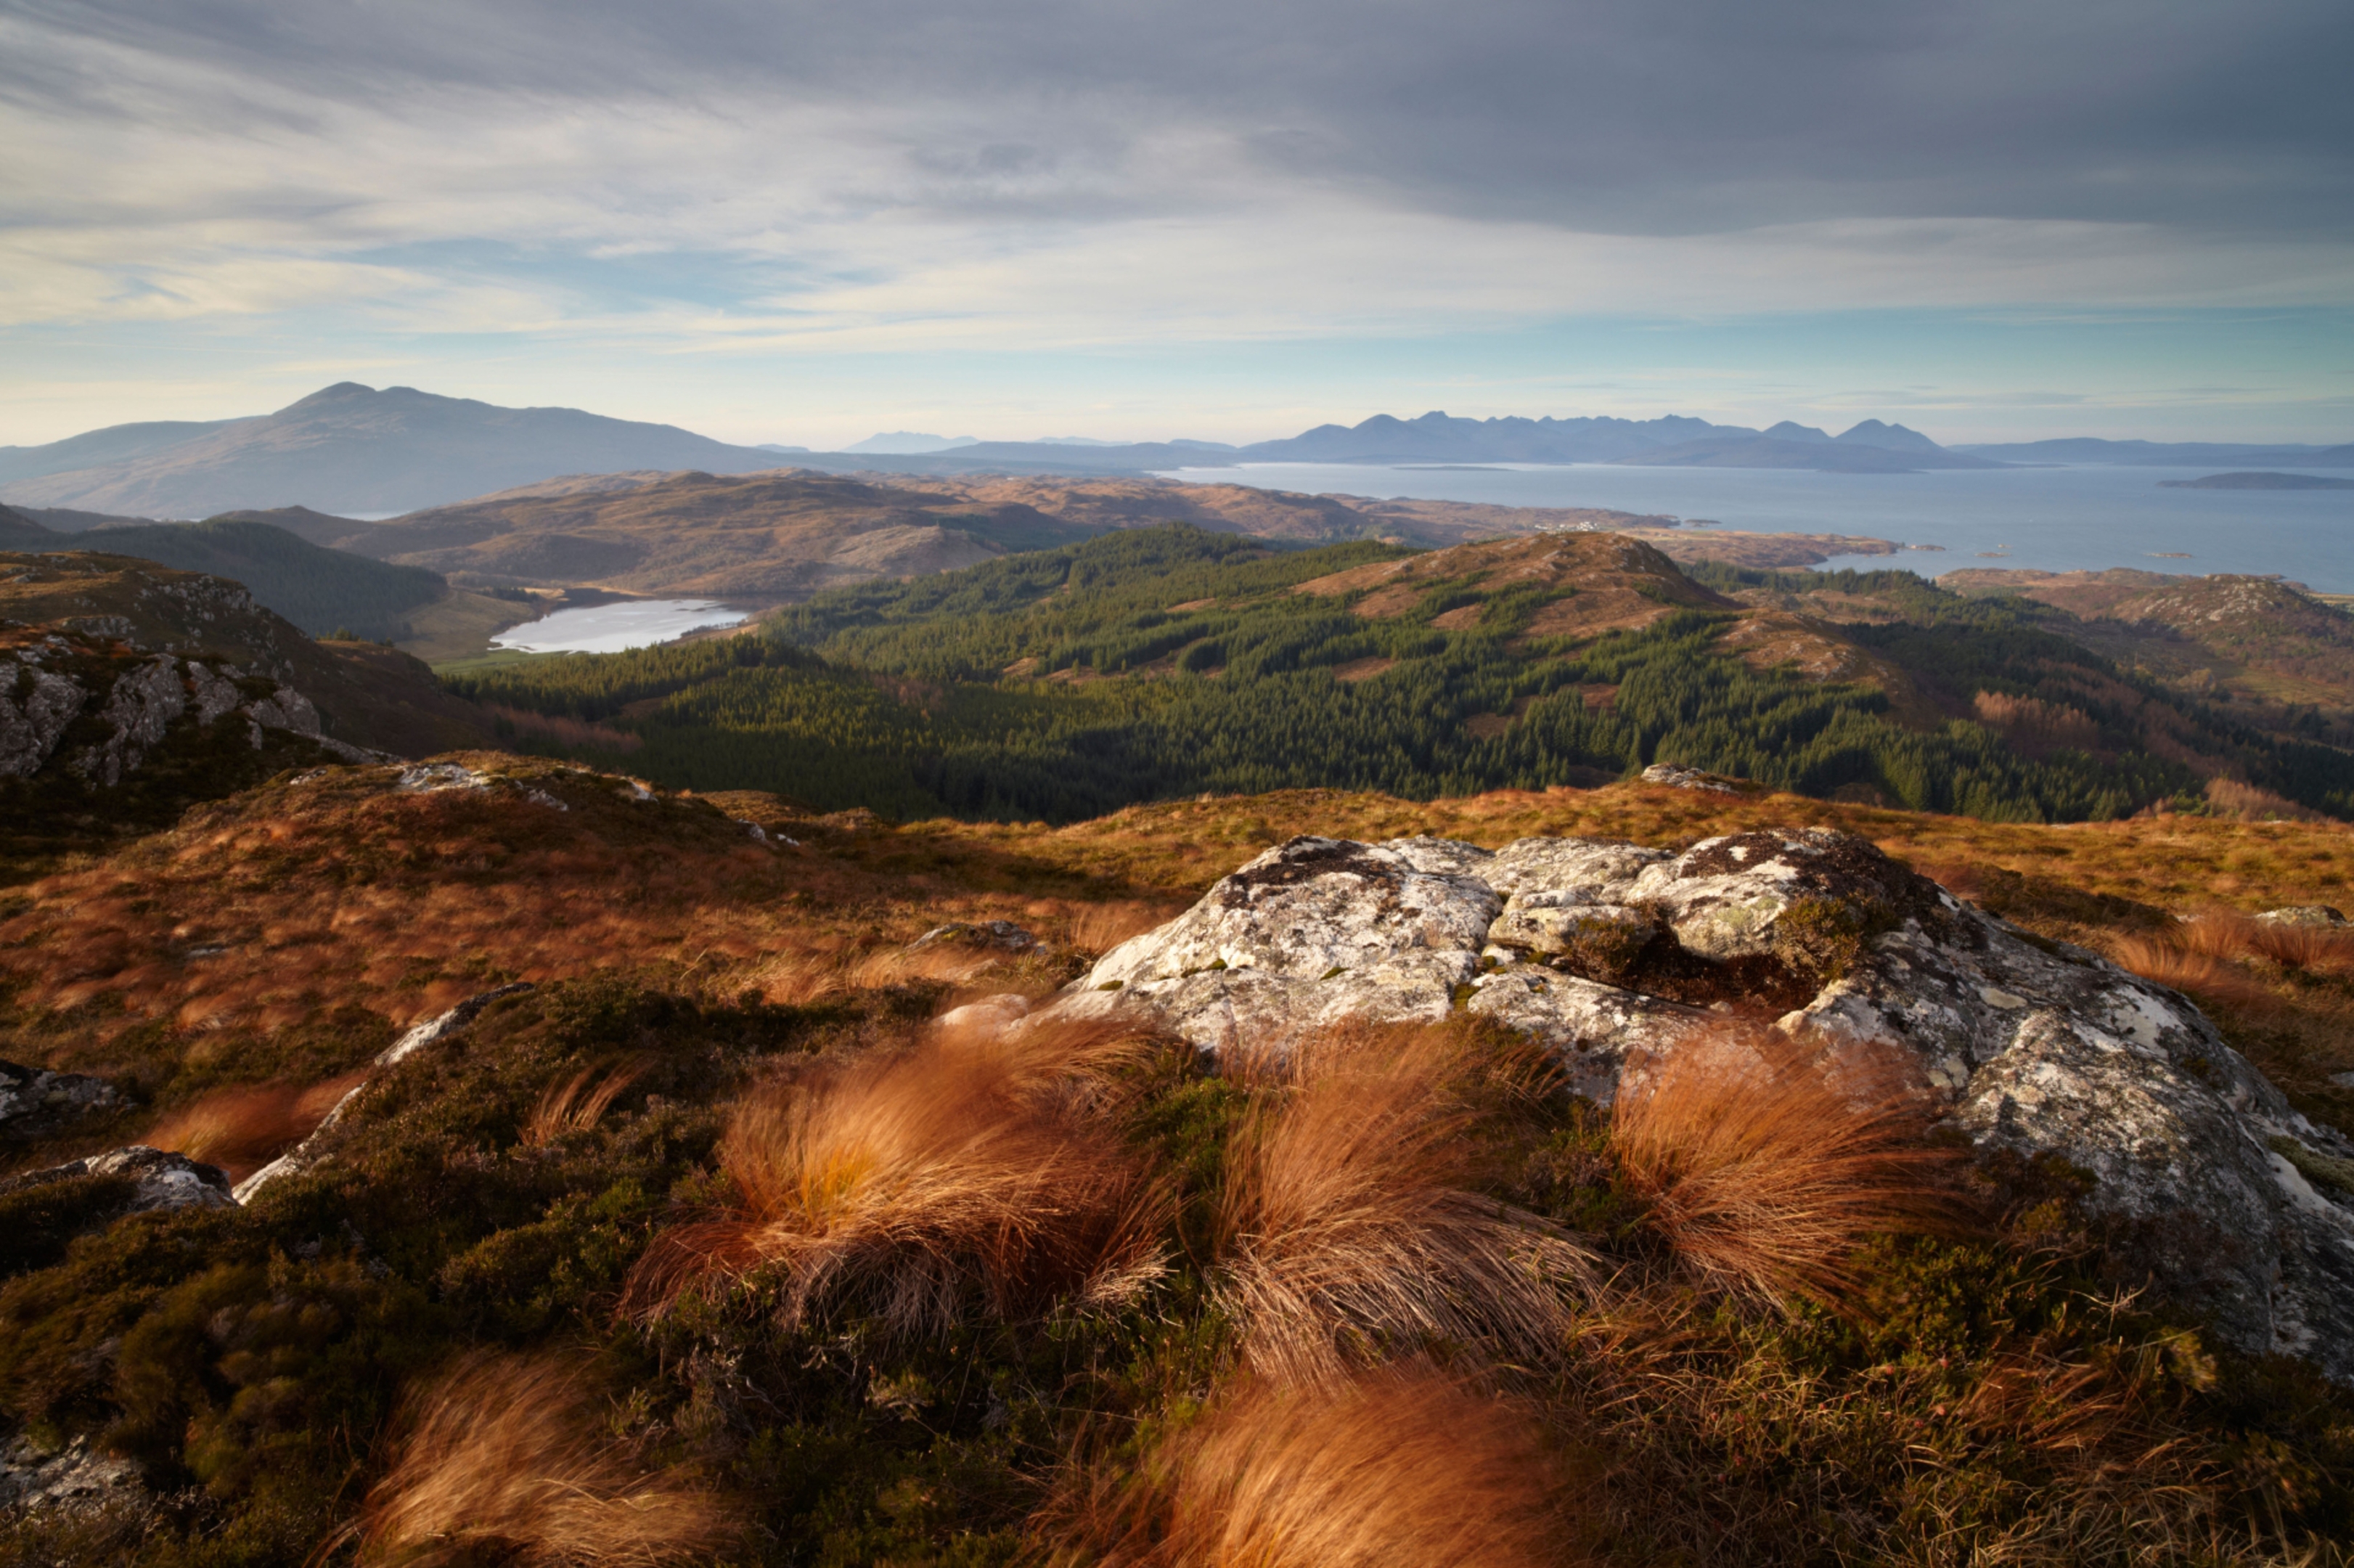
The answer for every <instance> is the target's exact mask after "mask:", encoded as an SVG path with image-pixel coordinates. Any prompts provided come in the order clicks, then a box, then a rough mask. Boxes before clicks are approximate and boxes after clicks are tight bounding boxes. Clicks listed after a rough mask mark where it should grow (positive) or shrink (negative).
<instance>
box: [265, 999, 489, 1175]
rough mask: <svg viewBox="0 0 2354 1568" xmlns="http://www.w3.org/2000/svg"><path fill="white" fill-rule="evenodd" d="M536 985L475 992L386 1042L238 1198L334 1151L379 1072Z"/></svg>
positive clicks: (317, 1161) (304, 1168)
mask: <svg viewBox="0 0 2354 1568" xmlns="http://www.w3.org/2000/svg"><path fill="white" fill-rule="evenodd" d="M532 989H533V988H532V985H531V982H529V981H528V980H520V981H517V982H516V983H515V984H514V985H503V986H500V987H498V988H497V989H495V990H493V991H482V992H481V993H479V994H477V995H474V996H470V997H468V998H467V999H466V1000H465V1001H461V1002H460V1003H459V1004H458V1005H457V1006H455V1007H453V1008H451V1009H450V1011H449V1012H444V1013H440V1014H439V1015H437V1016H435V1017H433V1018H429V1019H427V1020H426V1021H425V1022H422V1023H420V1024H419V1025H417V1027H415V1028H414V1029H411V1030H410V1031H408V1033H406V1034H403V1035H402V1036H401V1037H400V1038H399V1039H398V1040H396V1041H394V1042H393V1043H392V1044H390V1045H387V1046H386V1047H385V1049H384V1050H383V1051H382V1052H380V1053H379V1054H377V1056H376V1060H375V1061H374V1062H372V1063H370V1064H369V1066H368V1076H367V1077H366V1078H363V1079H361V1080H360V1082H358V1083H356V1084H355V1085H353V1086H352V1087H351V1088H349V1089H348V1090H346V1091H345V1094H344V1097H343V1098H341V1099H339V1100H337V1101H336V1102H335V1103H334V1107H333V1108H332V1109H330V1110H329V1111H328V1112H327V1114H326V1115H325V1116H324V1117H323V1118H320V1121H319V1125H318V1126H317V1127H315V1128H312V1129H311V1132H310V1135H309V1136H308V1137H306V1138H304V1139H302V1142H300V1143H298V1144H296V1145H295V1146H294V1147H293V1148H292V1149H290V1150H287V1151H286V1152H285V1153H283V1154H281V1155H280V1156H279V1157H278V1158H277V1159H275V1160H271V1161H270V1163H269V1164H267V1165H265V1166H263V1167H262V1168H261V1169H260V1170H259V1171H255V1172H254V1173H253V1174H252V1175H250V1176H248V1177H247V1178H246V1179H245V1180H244V1181H240V1182H239V1183H238V1184H237V1188H236V1192H235V1197H236V1199H237V1201H238V1202H240V1203H249V1202H253V1196H254V1194H255V1193H257V1192H260V1191H261V1190H262V1189H263V1188H264V1187H267V1186H269V1185H270V1183H271V1182H273V1181H280V1180H281V1179H283V1178H285V1177H288V1176H299V1175H301V1174H302V1172H303V1171H308V1170H310V1169H311V1168H312V1167H313V1166H315V1165H317V1164H318V1163H319V1162H320V1161H321V1160H324V1159H325V1158H326V1157H327V1153H328V1151H329V1150H330V1149H332V1148H333V1146H334V1136H333V1135H334V1130H335V1128H337V1127H338V1126H340V1125H341V1124H342V1122H343V1119H344V1113H345V1111H347V1110H349V1109H350V1108H351V1106H352V1102H353V1101H355V1100H356V1099H358V1098H359V1097H360V1093H361V1091H362V1090H364V1089H366V1087H367V1086H368V1084H369V1083H370V1082H371V1081H373V1079H374V1078H375V1076H376V1074H377V1073H378V1072H380V1071H382V1070H383V1069H384V1068H386V1067H389V1066H393V1065H396V1064H398V1063H400V1062H404V1061H407V1060H408V1058H409V1057H411V1056H413V1055H415V1054H417V1053H418V1052H419V1051H422V1050H425V1049H426V1048H427V1047H429V1046H431V1045H436V1044H440V1042H442V1041H444V1040H446V1039H448V1038H449V1037H450V1036H451V1035H452V1034H455V1033H457V1032H458V1031H459V1030H461V1029H463V1028H464V1027H466V1025H468V1024H469V1023H472V1022H474V1020H475V1019H477V1018H479V1017H481V1016H482V1009H484V1008H486V1007H488V1006H490V1005H491V1003H493V1002H494V1001H504V999H506V998H507V997H510V996H521V995H522V994H523V993H524V992H525V991H530V990H532Z"/></svg>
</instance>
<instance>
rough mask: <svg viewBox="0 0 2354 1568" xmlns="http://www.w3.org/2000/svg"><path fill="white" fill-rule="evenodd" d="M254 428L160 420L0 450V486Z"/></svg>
mask: <svg viewBox="0 0 2354 1568" xmlns="http://www.w3.org/2000/svg"><path fill="white" fill-rule="evenodd" d="M252 423H254V421H253V420H251V419H210V420H203V421H196V420H188V419H164V420H154V421H151V422H149V423H146V424H139V425H109V426H108V427H107V428H106V429H102V430H85V431H83V432H82V433H81V434H80V435H78V436H68V437H67V438H66V439H65V440H61V441H51V442H49V443H48V445H47V446H39V447H0V484H12V483H13V482H15V481H16V480H20V479H40V478H44V477H46V476H48V475H49V474H53V473H68V472H70V471H74V470H76V469H85V468H98V467H101V466H103V465H105V464H107V463H117V462H127V461H131V460H132V459H134V458H143V457H148V456H151V455H153V454H154V453H156V452H160V451H163V450H166V449H168V448H171V447H176V446H181V445H185V444H186V443H187V442H189V441H193V440H198V439H199V438H201V437H204V436H208V435H211V434H212V433H213V432H214V431H216V430H225V429H228V428H229V427H231V426H233V425H248V424H252Z"/></svg>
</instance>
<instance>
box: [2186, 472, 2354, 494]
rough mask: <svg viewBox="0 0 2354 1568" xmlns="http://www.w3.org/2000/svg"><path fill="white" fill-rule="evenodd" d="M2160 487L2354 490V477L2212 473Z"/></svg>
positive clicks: (2306, 474)
mask: <svg viewBox="0 0 2354 1568" xmlns="http://www.w3.org/2000/svg"><path fill="white" fill-rule="evenodd" d="M2158 488H2159V489H2160V490H2354V479H2324V478H2323V477H2321V476H2320V475H2319V474H2316V473H2211V474H2209V475H2207V476H2206V477H2205V478H2203V479H2161V480H2159V481H2158Z"/></svg>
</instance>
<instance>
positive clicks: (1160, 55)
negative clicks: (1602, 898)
mask: <svg viewBox="0 0 2354 1568" xmlns="http://www.w3.org/2000/svg"><path fill="white" fill-rule="evenodd" d="M2349 52H2354V8H2349V7H2348V6H2347V5H2344V3H2343V0H2251V3H2248V4H2243V5H2239V6H2236V7H2229V8H2226V7H2219V6H2215V5H2211V4H2206V3H2203V0H2200V3H2191V0H2070V3H2069V4H2067V5H2052V4H2051V3H2050V0H1977V3H1974V4H1972V5H1946V6H1934V5H1932V6H1901V5H1886V4H1885V3H1884V0H1803V3H1794V4H1785V5H1757V4H1756V3H1755V0H1449V3H1448V4H1447V5H1437V4H1433V3H1432V0H1346V3H1340V0H1288V3H1287V4H1284V5H1268V4H1267V3H1266V0H1193V3H1192V4H1188V5H1183V6H1179V5H1174V4H1170V3H1166V0H1001V3H1000V4H997V5H991V6H985V7H984V6H974V5H949V4H944V3H942V0H867V3H864V4H861V5H841V4H839V3H838V0H830V3H827V4H817V3H815V0H786V3H783V4H779V3H776V0H673V4H669V5H663V6H648V5H643V4H642V3H640V0H630V3H627V4H624V3H622V0H570V3H566V4H560V5H559V4H557V3H556V0H503V3H502V4H501V5H481V4H479V0H402V3H401V4H398V5H385V4H354V3H351V0H184V3H181V4H175V5H171V6H155V5H149V4H144V3H136V4H134V3H131V0H122V3H117V0H76V3H61V0H16V4H15V5H11V6H10V7H8V8H7V10H6V11H5V14H0V142H5V144H6V145H8V146H9V147H10V148H11V149H12V151H13V152H15V153H16V154H17V155H15V156H12V157H10V158H8V159H5V160H0V329H7V330H15V331H17V332H20V333H23V332H42V331H50V330H58V331H63V330H69V329H70V330H75V331H80V330H83V329H86V328H120V329H122V330H123V331H125V332H133V331H146V330H154V331H159V332H160V331H163V330H164V329H165V328H166V327H169V328H171V329H172V330H175V331H186V330H201V329H203V328H204V327H205V325H206V324H207V323H211V324H212V325H214V326H217V328H219V329H220V330H221V331H222V332H225V333H233V332H236V331H240V330H242V331H248V332H250V333H259V332H260V323H264V322H275V323H280V329H281V332H292V330H293V329H292V327H290V326H288V324H287V323H297V322H299V323H301V326H302V331H303V332H305V333H307V332H309V331H311V329H312V328H313V326H314V325H319V324H321V323H323V324H324V330H325V331H326V332H327V333H329V334H344V335H345V338H346V339H347V340H348V341H349V342H350V343H351V344H352V346H353V352H354V353H355V355H363V356H366V355H375V356H378V357H381V356H383V355H387V354H390V355H396V356H398V355H403V354H408V353H411V352H418V349H417V344H419V343H421V342H423V341H425V340H429V339H433V338H435V337H437V336H438V337H440V338H443V339H460V338H462V339H465V340H468V341H470V342H471V341H474V340H478V339H499V338H506V339H510V340H513V341H514V343H515V344H517V345H518V351H519V352H520V351H521V350H522V348H524V347H525V346H528V345H532V344H553V343H558V342H560V343H562V344H567V345H568V346H571V347H575V348H584V347H585V348H610V349H611V350H613V351H614V352H617V353H622V354H628V355H642V356H649V357H652V358H662V359H668V360H673V361H693V360H703V361H705V362H710V361H713V360H716V359H720V358H726V357H728V356H737V357H742V356H750V357H753V358H758V357H760V356H777V355H784V356H789V357H790V356H795V355H800V356H807V355H885V356H888V355H921V354H925V353H953V352H971V353H1024V352H1044V351H1050V350H1063V351H1071V352H1093V351H1106V352H1108V351H1113V350H1118V349H1121V348H1123V347H1126V348H1135V349H1140V350H1150V351H1154V352H1166V353H1179V352H1186V351H1189V350H1190V349H1191V348H1192V347H1193V345H1197V344H1203V343H1205V342H1227V343H1234V344H1282V343H1287V342H1301V341H1307V340H1331V339H1336V338H1350V337H1362V338H1365V339H1368V340H1372V339H1383V340H1395V339H1403V338H1415V337H1419V338H1426V339H1431V338H1441V337H1446V336H1448V335H1449V334H1490V336H1498V335H1508V334H1512V333H1514V332H1516V331H1522V330H1528V329H1532V328H1533V327H1535V326H1538V325H1541V324H1543V323H1557V322H1562V321H1568V320H1587V319H1594V318H1601V317H1617V318H1623V319H1627V320H1638V319H1649V318H1675V319H1679V320H1687V321H1708V320H1733V319H1738V318H1746V317H1754V316H1759V315H1776V314H1805V313H1852V312H1856V311H1872V310H1883V311H1956V310H1959V311H1983V312H1997V313H2011V314H2012V316H2013V317H2014V318H2015V319H2025V318H2027V317H2031V316H2033V315H2034V314H2036V313H2044V314H2047V315H2049V316H2051V317H2052V318H2054V319H2062V318H2066V317H2069V316H2071V315H2072V314H2084V315H2088V316H2089V315H2099V314H2104V313H2105V314H2106V316H2107V317H2108V318H2109V319H2116V315H2117V313H2119V312H2120V311H2129V310H2148V311H2152V312H2158V313H2166V312H2175V311H2180V310H2185V309H2208V310H2224V309H2246V308H2252V307H2264V308H2275V307H2292V306H2312V307H2336V306H2341V305H2345V304H2348V303H2349V302H2354V300H2349V295H2354V94H2348V93H2345V92H2344V91H2342V90H2340V87H2339V84H2338V82H2337V80H2336V79H2335V72H2336V70H2337V62H2339V61H2342V60H2343V59H2344V58H2348V56H2349ZM240 323H242V324H240ZM402 334H407V338H406V339H405V340H404V341H403V342H400V343H395V342H394V341H393V340H394V339H395V338H399V337H401V335H402ZM298 335H299V334H298ZM324 341H325V340H323V342H324ZM309 356H310V355H307V354H306V355H305V357H306V358H307V357H309ZM330 356H331V355H330V354H329V353H327V352H321V353H319V354H318V355H317V357H319V358H320V359H322V360H324V359H326V358H328V357H330ZM1684 374H1690V375H1692V376H1702V375H1703V374H1704V367H1694V368H1692V369H1691V370H1689V371H1688V372H1684ZM2193 378H2195V377H2192V376H2176V377H2173V378H2172V379H2173V380H2175V381H2186V380H2189V379H2193ZM1987 395H1988V397H1994V396H1998V395H1999V388H1997V389H1993V390H1990V391H1989V392H1988V394H1987Z"/></svg>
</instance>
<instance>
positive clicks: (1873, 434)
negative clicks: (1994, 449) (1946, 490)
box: [1765, 419, 1946, 452]
mask: <svg viewBox="0 0 2354 1568" xmlns="http://www.w3.org/2000/svg"><path fill="white" fill-rule="evenodd" d="M1765 433H1766V434H1767V435H1769V436H1770V435H1772V434H1773V433H1774V432H1773V431H1771V430H1768V431H1766V432H1765ZM1831 439H1832V440H1839V441H1846V442H1849V443H1850V444H1852V445H1855V446H1865V447H1882V448H1885V449H1886V450H1890V451H1896V452H1943V451H1945V450H1946V448H1944V447H1941V446H1939V445H1938V444H1937V443H1936V442H1935V441H1933V440H1930V439H1929V438H1928V437H1926V436H1925V435H1923V434H1922V433H1921V432H1920V431H1918V430H1908V429H1905V428H1904V427H1903V426H1902V425H1883V424H1882V423H1881V422H1880V421H1879V420H1878V419H1866V420H1864V421H1863V423H1861V424H1860V425H1856V426H1854V427H1852V428H1850V429H1844V430H1841V431H1840V433H1839V434H1838V435H1836V436H1834V437H1832V438H1831Z"/></svg>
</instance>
